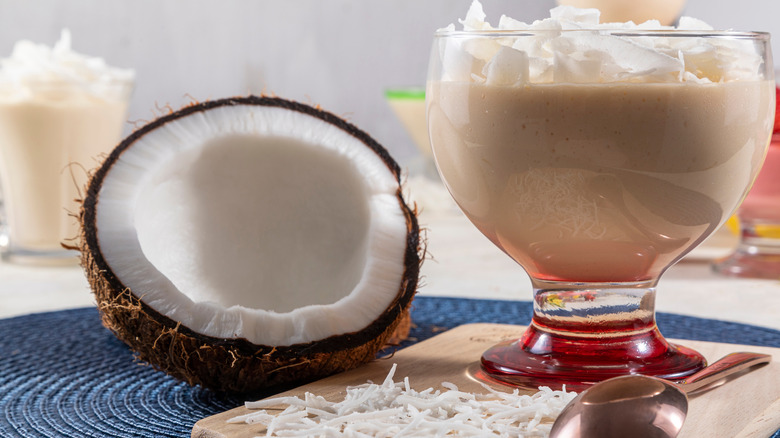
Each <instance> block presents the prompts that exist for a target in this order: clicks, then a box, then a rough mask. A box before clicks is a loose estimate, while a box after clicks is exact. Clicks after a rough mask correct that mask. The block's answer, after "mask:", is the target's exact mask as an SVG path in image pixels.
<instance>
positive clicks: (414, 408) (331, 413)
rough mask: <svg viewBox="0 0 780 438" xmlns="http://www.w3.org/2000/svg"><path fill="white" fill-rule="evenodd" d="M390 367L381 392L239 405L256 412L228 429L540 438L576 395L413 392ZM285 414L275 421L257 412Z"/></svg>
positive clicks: (357, 390) (376, 387)
mask: <svg viewBox="0 0 780 438" xmlns="http://www.w3.org/2000/svg"><path fill="white" fill-rule="evenodd" d="M396 369H397V364H393V366H392V367H391V368H390V371H389V372H388V374H387V377H385V379H384V381H383V382H382V383H381V384H375V383H372V382H371V381H369V382H367V383H365V384H362V385H358V386H349V387H347V388H346V395H345V397H344V399H343V400H341V401H339V402H329V401H327V400H325V399H324V398H323V397H321V396H317V395H314V394H311V393H309V392H307V393H306V394H305V395H304V397H303V398H300V397H274V398H268V399H264V400H260V401H256V402H247V403H246V407H247V408H248V409H261V410H258V411H257V412H251V413H249V414H245V415H241V416H236V417H233V418H231V419H229V420H228V422H229V423H247V424H263V425H265V426H266V436H309V437H312V436H373V437H401V436H421V435H425V436H427V435H436V436H445V435H449V436H463V437H474V436H524V437H546V436H548V435H549V432H550V428H551V427H552V422H553V420H554V419H555V418H556V417H557V416H558V414H559V413H560V412H561V410H563V408H564V407H565V406H566V405H567V404H568V403H569V401H571V400H572V399H573V398H574V397H575V396H576V393H574V392H567V391H566V390H565V388H564V389H563V390H562V391H554V390H552V389H550V388H548V387H540V388H539V391H538V392H536V393H534V394H531V395H527V394H520V392H519V391H518V390H514V391H513V392H511V393H506V392H502V391H496V390H494V389H492V388H490V387H489V386H487V385H484V384H483V385H482V386H483V387H484V388H485V389H486V390H487V393H484V394H473V393H470V392H464V391H460V390H458V387H457V386H456V385H454V384H452V383H449V382H442V384H441V386H442V387H443V388H445V390H444V391H441V390H438V389H434V388H427V389H425V390H424V391H419V392H418V391H415V390H414V389H412V388H411V385H410V383H409V378H408V377H405V378H404V379H403V380H402V381H399V382H395V381H394V380H393V377H394V375H395V372H396ZM279 406H286V408H284V410H282V411H281V412H280V413H279V414H277V415H270V414H269V413H268V411H267V410H266V409H265V408H272V407H279Z"/></svg>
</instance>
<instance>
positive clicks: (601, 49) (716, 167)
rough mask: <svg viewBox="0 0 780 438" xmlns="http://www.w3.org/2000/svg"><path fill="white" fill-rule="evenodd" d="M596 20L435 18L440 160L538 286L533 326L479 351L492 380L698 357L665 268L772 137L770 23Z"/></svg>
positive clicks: (574, 380) (535, 379)
mask: <svg viewBox="0 0 780 438" xmlns="http://www.w3.org/2000/svg"><path fill="white" fill-rule="evenodd" d="M680 22H681V25H687V26H688V27H690V28H691V29H692V30H680V29H670V28H666V27H664V26H661V25H660V24H658V23H653V22H651V23H642V24H640V25H633V24H628V25H626V24H614V23H607V24H603V23H599V21H598V11H594V10H578V9H574V8H571V7H565V6H562V7H558V8H556V9H553V10H552V11H551V18H550V19H547V20H542V21H539V22H536V23H533V24H530V25H529V24H525V23H519V22H516V21H514V20H512V19H509V18H507V17H502V19H501V23H500V25H499V29H493V28H492V27H491V26H490V25H489V24H488V23H485V22H484V13H483V12H482V10H481V6H480V5H479V3H476V2H475V3H474V4H473V5H472V8H471V9H470V11H469V14H468V15H467V17H466V19H465V20H463V21H462V23H463V25H464V30H463V31H456V30H454V28H452V27H451V28H448V29H445V30H442V31H439V32H437V34H436V38H435V41H434V47H433V54H432V58H431V69H430V73H429V82H428V87H427V91H426V98H427V106H428V124H429V133H430V137H431V145H432V148H433V152H434V156H435V159H436V163H437V166H438V169H439V172H440V174H441V176H442V179H443V180H444V182H445V184H446V185H447V187H448V189H449V190H450V193H451V194H452V196H453V198H454V199H455V201H456V202H457V203H458V205H459V206H460V207H461V209H462V210H463V211H464V213H465V214H466V215H467V216H468V217H469V219H471V221H472V222H473V223H474V224H475V225H476V226H477V228H478V229H479V230H480V231H481V232H482V233H483V234H485V236H487V237H488V238H489V239H490V240H491V241H492V242H493V243H495V244H496V245H497V246H498V247H499V248H501V249H502V250H503V251H504V252H506V253H507V254H508V255H509V256H511V257H512V258H513V259H514V260H516V261H517V262H518V263H519V264H520V265H521V266H522V267H523V268H524V269H525V270H526V272H527V273H528V274H529V276H530V277H531V281H532V284H533V286H534V317H533V322H532V324H531V326H530V327H529V329H528V330H527V331H526V333H525V335H524V336H523V338H521V339H519V340H517V341H514V342H509V343H506V344H502V345H499V346H497V347H494V348H493V349H491V350H488V351H487V352H486V353H485V355H483V372H484V373H485V374H486V375H488V376H490V377H493V378H495V379H498V380H502V381H507V382H512V383H518V384H525V385H529V386H537V385H539V384H544V385H553V386H556V385H557V386H560V385H561V384H564V383H565V384H567V385H568V386H569V387H572V386H574V387H577V386H584V385H587V384H590V383H593V382H594V381H598V380H603V379H606V378H609V377H613V376H616V375H621V374H625V373H646V374H651V375H657V376H660V377H665V378H681V377H684V376H686V375H689V374H692V373H694V372H695V371H697V370H698V369H700V368H701V367H702V366H703V365H704V359H703V358H702V357H701V356H700V355H699V354H698V353H696V352H694V351H692V350H689V349H687V348H684V347H677V346H674V345H671V344H669V343H667V342H666V341H665V340H664V339H663V337H662V336H661V335H660V333H659V332H658V329H657V328H656V326H655V318H654V297H655V286H656V283H657V281H658V279H659V277H660V276H661V274H662V273H663V272H664V271H665V270H666V269H667V268H668V267H669V266H671V265H672V264H673V263H675V262H676V261H677V260H679V259H680V258H681V257H682V256H683V255H685V254H686V253H687V252H688V251H690V250H691V249H693V248H694V247H695V246H696V245H698V244H699V243H701V242H702V241H703V240H704V239H705V238H706V237H707V236H709V235H710V234H711V233H712V232H714V231H715V230H716V229H717V228H718V227H719V226H720V225H721V224H723V222H724V221H725V220H726V219H727V218H728V217H729V216H730V214H731V213H732V212H733V211H734V210H735V209H736V207H737V205H738V204H739V202H740V200H741V199H742V198H743V197H744V196H745V193H746V191H747V189H748V187H749V186H750V184H751V183H752V181H753V179H754V178H755V176H756V174H757V172H758V169H759V168H760V166H761V162H762V160H763V158H764V155H765V153H766V150H767V145H768V143H769V139H770V135H771V131H772V122H773V117H774V81H773V73H772V72H773V68H772V63H771V55H770V51H769V36H768V35H767V34H762V33H755V32H746V33H738V32H716V31H713V30H711V29H709V28H707V27H706V25H704V24H703V23H701V22H700V21H698V20H694V19H688V18H682V19H681V20H680Z"/></svg>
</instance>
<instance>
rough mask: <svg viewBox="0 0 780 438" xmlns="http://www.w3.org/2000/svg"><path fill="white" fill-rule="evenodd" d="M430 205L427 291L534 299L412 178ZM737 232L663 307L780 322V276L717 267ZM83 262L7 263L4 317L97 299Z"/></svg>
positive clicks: (672, 276)
mask: <svg viewBox="0 0 780 438" xmlns="http://www.w3.org/2000/svg"><path fill="white" fill-rule="evenodd" d="M407 185H408V186H410V187H411V188H412V189H413V190H414V193H415V198H416V199H417V201H418V204H420V205H421V207H422V212H421V214H420V217H419V219H420V223H421V225H422V226H423V227H424V228H426V230H427V231H426V236H427V241H428V259H427V260H426V261H425V262H424V263H423V267H422V273H421V276H422V278H421V287H420V288H419V292H418V293H419V294H420V295H424V296H451V297H468V298H487V299H510V300H526V301H530V299H531V283H530V281H529V279H528V277H527V276H526V274H525V272H524V271H523V270H522V269H521V268H520V267H519V266H517V265H516V264H515V262H514V261H512V260H511V259H510V258H509V257H507V256H506V255H504V254H503V253H502V252H500V251H499V250H498V249H497V248H496V247H494V246H493V245H492V244H491V243H490V242H489V241H488V240H487V239H486V238H485V237H483V236H482V235H481V234H480V233H479V232H478V231H477V230H476V229H475V228H474V227H473V226H472V225H471V224H470V223H469V222H468V220H467V219H465V217H464V216H463V215H462V214H461V213H460V212H459V211H457V209H456V208H455V207H454V206H453V204H452V203H451V201H450V200H449V198H448V196H447V195H446V193H444V192H443V188H441V187H438V186H434V185H430V184H427V183H426V184H422V185H420V184H419V183H418V182H415V181H413V180H410V181H409V182H408V183H407ZM735 242H736V238H735V237H734V236H732V235H730V233H728V232H727V231H722V232H719V233H717V234H716V235H714V236H713V237H712V238H711V239H710V240H709V241H708V242H705V244H704V245H702V247H700V248H698V249H697V250H695V251H694V252H692V253H691V254H690V255H689V257H687V258H686V259H684V260H683V261H682V262H680V263H678V264H677V265H675V266H673V267H672V268H671V269H670V270H669V271H667V272H666V274H665V275H664V276H663V277H662V279H661V281H660V283H659V285H658V293H657V299H656V300H657V305H656V310H657V311H659V312H669V313H677V314H682V315H690V316H698V317H704V318H712V319H719V320H725V321H734V322H742V323H747V324H751V325H759V326H765V327H770V328H774V329H780V280H753V279H736V278H726V277H722V276H718V275H716V274H714V273H713V272H712V270H711V268H710V265H711V262H712V260H713V259H714V258H716V257H719V256H722V255H725V254H727V253H728V252H729V251H730V248H731V247H733V245H734V244H735ZM94 305H95V302H94V299H93V297H92V294H91V292H90V290H89V286H88V285H87V281H86V279H85V277H84V274H83V272H82V271H81V268H79V267H78V266H76V265H74V266H71V267H34V266H23V265H15V264H10V263H6V262H3V263H0V318H5V317H11V316H17V315H24V314H29V313H36V312H43V311H51V310H61V309H69V308H78V307H86V306H94Z"/></svg>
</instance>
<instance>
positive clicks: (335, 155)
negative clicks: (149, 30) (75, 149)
mask: <svg viewBox="0 0 780 438" xmlns="http://www.w3.org/2000/svg"><path fill="white" fill-rule="evenodd" d="M398 188H399V184H398V181H397V180H396V178H395V176H394V175H393V173H392V172H391V171H390V170H389V169H388V167H387V165H386V164H385V163H384V162H383V160H382V159H381V158H380V157H379V156H378V155H377V154H376V153H375V152H374V151H373V150H372V149H370V148H369V147H367V146H366V145H365V144H364V143H362V142H361V141H360V140H358V139H356V138H355V137H353V136H352V135H350V134H349V133H348V132H346V131H344V130H342V129H340V128H338V127H337V126H335V125H333V124H331V123H328V122H325V121H322V120H320V119H318V118H316V117H313V116H310V115H307V114H303V113H301V112H298V111H293V110H289V109H284V108H279V107H272V106H259V105H239V106H222V107H218V108H214V109H211V110H209V111H205V112H203V111H201V112H195V113H192V114H191V115H189V116H184V117H180V118H178V119H175V120H173V121H170V122H168V123H165V124H163V125H161V126H160V127H158V128H156V129H154V130H152V131H150V132H148V133H146V134H145V135H143V136H141V137H140V138H138V139H137V140H136V141H135V142H134V143H133V144H132V145H131V146H130V147H128V148H127V149H125V150H124V151H123V153H122V154H121V155H120V156H119V159H118V160H117V162H116V163H115V164H114V165H113V166H112V167H111V169H110V170H109V172H108V173H107V174H106V176H105V179H104V181H103V184H102V187H101V189H100V193H99V198H98V204H97V209H96V228H97V237H98V242H99V245H100V249H101V252H102V254H103V257H104V260H105V261H106V263H107V264H108V265H109V266H110V268H111V270H112V271H113V273H114V274H115V275H116V277H117V278H118V279H119V280H120V281H121V282H122V284H123V285H124V286H126V287H127V288H129V289H130V290H131V291H132V292H133V294H134V295H135V296H137V297H139V298H141V299H142V300H143V301H144V302H145V303H146V304H147V305H149V306H150V307H151V308H152V309H154V310H155V311H157V312H158V313H160V314H162V315H165V316H167V317H169V318H170V319H172V320H174V321H177V322H181V324H182V325H184V326H185V327H187V328H188V329H190V330H192V331H194V332H196V333H200V334H203V335H207V336H213V337H217V338H245V339H246V340H248V341H250V342H252V343H254V344H257V345H271V346H286V345H293V344H298V343H307V342H312V341H317V340H320V339H324V338H327V337H329V336H331V335H336V334H344V333H352V332H356V331H359V330H361V329H363V328H365V327H366V326H368V325H369V324H371V323H372V322H373V321H374V320H375V319H376V318H377V316H378V315H380V314H381V313H382V312H383V311H385V310H386V309H387V308H388V306H390V303H391V302H392V301H393V299H394V298H395V297H396V295H397V293H398V291H399V288H400V285H401V281H402V277H403V273H404V253H405V249H406V234H407V225H406V218H405V216H404V214H403V211H402V210H401V206H400V204H399V199H398V197H397V192H398Z"/></svg>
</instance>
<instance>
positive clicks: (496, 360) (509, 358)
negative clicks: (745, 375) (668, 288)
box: [476, 324, 707, 391]
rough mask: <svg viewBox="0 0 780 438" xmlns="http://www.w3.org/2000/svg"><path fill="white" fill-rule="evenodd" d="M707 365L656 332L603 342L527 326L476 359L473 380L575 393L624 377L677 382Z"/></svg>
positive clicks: (704, 361)
mask: <svg viewBox="0 0 780 438" xmlns="http://www.w3.org/2000/svg"><path fill="white" fill-rule="evenodd" d="M706 365H707V362H706V360H705V359H704V357H703V356H702V355H701V354H699V353H698V352H696V351H694V350H692V349H689V348H686V347H682V346H676V345H674V344H670V343H668V342H667V341H666V340H665V339H664V338H663V336H661V334H660V332H659V331H658V329H655V328H654V329H652V330H648V331H646V332H644V333H641V334H638V335H632V336H618V337H611V338H608V339H603V338H600V337H593V338H575V337H567V336H561V335H557V334H555V333H552V332H549V331H546V330H544V329H540V328H539V327H537V326H535V325H534V324H532V325H531V326H529V327H528V329H527V330H526V332H525V334H524V335H523V337H522V338H520V339H517V340H514V341H506V342H502V343H500V344H497V345H495V346H493V347H492V348H490V349H488V350H487V351H485V353H484V354H483V355H482V368H481V370H480V371H479V372H478V375H477V376H476V377H477V378H479V379H481V380H487V381H492V382H498V383H502V384H506V385H510V386H521V387H526V388H537V387H539V386H548V387H550V388H552V389H561V388H562V387H563V386H564V385H565V387H566V389H567V390H574V391H580V390H583V389H586V388H587V387H589V386H590V385H592V384H594V383H597V382H600V381H602V380H606V379H609V378H612V377H618V376H623V375H626V374H644V375H649V376H655V377H660V378H664V379H668V380H682V379H684V378H685V377H687V376H689V375H691V374H694V373H696V372H697V371H699V370H700V369H702V368H704V367H705V366H706Z"/></svg>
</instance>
